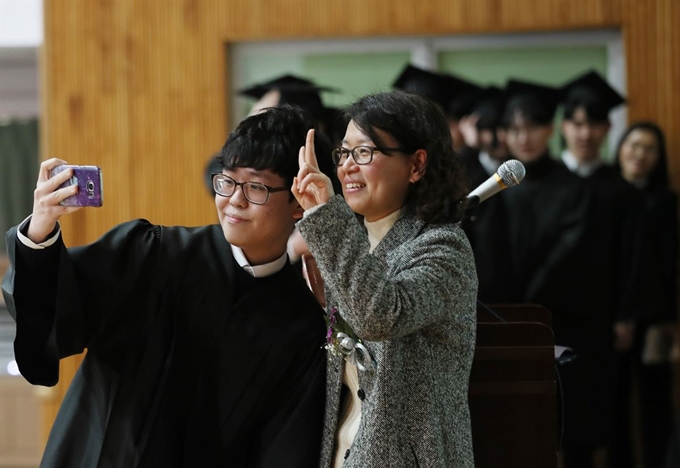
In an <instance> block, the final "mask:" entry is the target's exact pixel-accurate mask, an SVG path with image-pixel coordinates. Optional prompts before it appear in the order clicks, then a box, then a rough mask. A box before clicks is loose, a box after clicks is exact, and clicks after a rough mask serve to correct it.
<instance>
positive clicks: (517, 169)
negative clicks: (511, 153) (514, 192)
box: [496, 159, 527, 187]
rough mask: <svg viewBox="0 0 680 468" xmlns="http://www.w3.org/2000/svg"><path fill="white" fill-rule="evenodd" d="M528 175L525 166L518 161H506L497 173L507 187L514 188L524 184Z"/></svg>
mask: <svg viewBox="0 0 680 468" xmlns="http://www.w3.org/2000/svg"><path fill="white" fill-rule="evenodd" d="M526 173H527V171H526V169H525V168H524V164H522V163H521V162H519V161H518V160H516V159H511V160H509V161H505V162H504V163H503V164H501V166H500V167H499V168H498V170H497V171H496V174H498V177H500V178H501V180H502V181H503V183H504V184H505V185H506V187H513V186H515V185H517V184H519V183H520V182H522V179H524V176H525V174H526Z"/></svg>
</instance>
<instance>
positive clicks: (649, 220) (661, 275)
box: [633, 188, 679, 324]
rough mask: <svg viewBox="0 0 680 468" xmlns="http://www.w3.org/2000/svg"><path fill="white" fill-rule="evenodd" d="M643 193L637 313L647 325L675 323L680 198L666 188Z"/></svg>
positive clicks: (639, 319)
mask: <svg viewBox="0 0 680 468" xmlns="http://www.w3.org/2000/svg"><path fill="white" fill-rule="evenodd" d="M640 193H641V195H642V198H643V203H644V205H643V213H642V223H641V226H642V234H641V236H640V238H639V244H638V246H637V248H638V255H639V258H640V262H639V264H640V272H641V274H640V278H639V283H638V288H639V289H640V291H642V293H641V294H640V296H641V297H640V298H639V300H638V301H636V304H635V310H634V311H633V314H634V318H635V319H636V320H637V321H638V322H640V323H644V324H651V323H672V322H675V321H676V320H677V310H678V299H677V297H678V295H677V288H678V286H677V278H678V264H677V258H678V229H679V228H678V197H677V195H676V194H675V193H674V192H671V191H670V190H668V189H665V188H645V189H642V190H640Z"/></svg>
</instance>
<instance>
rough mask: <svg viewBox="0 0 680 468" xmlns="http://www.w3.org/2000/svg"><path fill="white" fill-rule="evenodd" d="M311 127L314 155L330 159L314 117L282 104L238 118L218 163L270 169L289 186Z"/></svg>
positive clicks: (231, 166) (326, 145)
mask: <svg viewBox="0 0 680 468" xmlns="http://www.w3.org/2000/svg"><path fill="white" fill-rule="evenodd" d="M310 128H314V129H315V130H316V132H315V137H314V148H315V150H316V154H317V158H322V157H325V158H329V159H330V156H329V155H330V151H331V150H330V145H329V144H328V140H326V138H325V137H324V136H323V135H322V134H321V133H320V132H319V131H318V128H317V125H316V123H315V120H314V119H312V118H311V116H310V115H309V114H308V113H306V112H305V111H303V110H302V109H301V108H299V107H296V106H289V105H283V106H278V107H271V108H269V109H266V110H265V111H263V112H260V113H258V114H255V115H252V116H250V117H248V118H246V119H244V120H243V121H241V123H240V124H239V125H238V127H236V129H235V130H234V131H232V132H231V134H230V135H229V138H228V139H227V142H226V143H225V144H224V146H223V147H222V152H221V154H220V156H219V158H218V160H219V163H220V165H221V167H223V168H224V169H227V170H233V169H235V168H238V167H248V168H252V169H255V170H259V171H262V170H270V171H272V172H273V173H275V174H278V175H279V176H281V177H282V178H283V179H284V180H285V183H286V186H287V187H291V186H292V185H293V178H294V177H295V176H296V175H297V173H298V155H299V152H300V147H302V146H304V145H305V140H306V137H307V131H308V130H309V129H310ZM291 196H292V194H291Z"/></svg>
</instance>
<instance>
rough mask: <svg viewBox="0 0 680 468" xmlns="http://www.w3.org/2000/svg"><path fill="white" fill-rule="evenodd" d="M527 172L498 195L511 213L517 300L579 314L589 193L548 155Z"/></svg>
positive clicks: (509, 227)
mask: <svg viewBox="0 0 680 468" xmlns="http://www.w3.org/2000/svg"><path fill="white" fill-rule="evenodd" d="M525 168H526V176H525V177H524V180H523V181H522V183H520V184H519V185H518V186H516V187H512V188H510V189H508V190H504V191H503V192H501V193H499V194H498V195H496V197H498V198H501V199H503V200H504V202H505V209H506V211H507V226H508V234H509V238H510V241H509V242H510V251H511V255H512V265H513V274H514V276H515V281H516V285H517V289H518V290H517V293H518V294H517V295H518V300H519V301H521V302H526V303H536V304H542V305H544V306H546V307H547V308H548V309H550V311H551V312H552V313H553V315H557V314H563V315H564V314H568V315H574V314H579V313H581V312H580V311H579V310H578V307H577V303H575V302H573V301H572V296H573V294H572V291H573V289H574V288H575V287H577V285H578V283H579V278H578V275H579V274H580V273H581V271H580V264H579V262H578V261H575V259H574V254H576V253H578V252H579V250H580V249H581V248H582V247H583V239H584V236H585V233H586V226H587V216H588V206H589V203H590V201H589V196H588V193H587V191H586V190H585V187H584V184H583V181H582V180H581V179H579V178H578V177H577V176H575V175H574V174H572V173H571V172H569V170H568V169H566V168H565V167H564V166H563V165H562V163H560V162H557V161H555V160H553V159H551V158H550V156H549V155H548V154H545V155H543V156H542V157H541V158H540V159H539V160H537V161H535V162H533V163H529V164H525ZM555 332H556V337H557V336H558V335H557V334H558V333H559V332H558V330H555Z"/></svg>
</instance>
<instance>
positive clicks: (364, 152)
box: [331, 146, 410, 166]
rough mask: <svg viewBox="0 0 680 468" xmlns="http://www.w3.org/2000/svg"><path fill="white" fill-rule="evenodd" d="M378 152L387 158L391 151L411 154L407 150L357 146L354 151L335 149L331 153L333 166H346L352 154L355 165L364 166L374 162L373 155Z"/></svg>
mask: <svg viewBox="0 0 680 468" xmlns="http://www.w3.org/2000/svg"><path fill="white" fill-rule="evenodd" d="M376 151H379V152H381V153H383V154H385V155H386V156H390V155H389V154H388V152H389V151H399V152H401V153H409V152H410V151H409V150H407V149H406V148H387V147H384V146H355V147H354V148H352V149H347V148H342V147H338V148H333V151H331V157H332V158H333V164H335V165H336V166H342V165H343V164H345V161H347V158H349V156H350V154H351V155H352V158H354V162H355V163H357V164H361V165H363V164H368V163H370V162H371V161H373V153H374V152H376Z"/></svg>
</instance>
